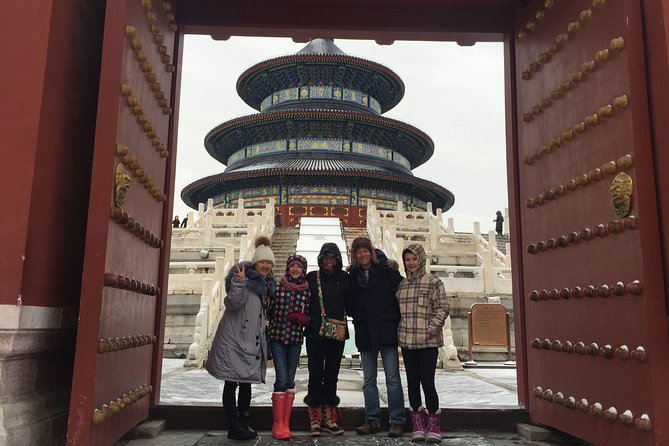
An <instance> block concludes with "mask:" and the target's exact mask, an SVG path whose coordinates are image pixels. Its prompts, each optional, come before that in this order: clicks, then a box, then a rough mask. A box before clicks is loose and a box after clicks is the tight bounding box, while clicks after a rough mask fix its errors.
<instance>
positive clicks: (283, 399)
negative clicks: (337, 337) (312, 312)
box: [268, 254, 311, 440]
mask: <svg viewBox="0 0 669 446" xmlns="http://www.w3.org/2000/svg"><path fill="white" fill-rule="evenodd" d="M306 271H307V259H305V258H304V257H302V256H301V255H297V254H294V255H291V256H290V257H288V261H287V262H286V272H285V273H284V274H283V275H282V276H281V280H280V282H279V288H278V292H277V293H276V294H275V295H274V298H273V299H272V300H270V304H269V311H268V319H269V346H270V350H271V352H272V357H273V359H274V370H275V372H276V381H274V392H273V393H272V414H273V415H274V423H273V425H272V436H273V437H274V438H276V439H278V440H290V439H291V438H293V435H292V433H291V432H290V427H289V424H290V414H291V412H292V411H293V401H294V400H295V371H296V370H297V363H298V361H299V359H300V351H301V350H302V340H303V337H304V326H305V325H307V323H308V322H309V316H308V315H309V300H310V298H311V292H310V290H309V284H308V283H307V281H306V280H305V274H306Z"/></svg>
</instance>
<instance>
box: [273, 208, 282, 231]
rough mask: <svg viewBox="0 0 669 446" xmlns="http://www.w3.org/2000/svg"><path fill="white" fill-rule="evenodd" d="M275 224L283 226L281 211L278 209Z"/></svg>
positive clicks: (278, 226)
mask: <svg viewBox="0 0 669 446" xmlns="http://www.w3.org/2000/svg"><path fill="white" fill-rule="evenodd" d="M274 226H276V227H277V228H280V227H281V211H276V214H275V215H274Z"/></svg>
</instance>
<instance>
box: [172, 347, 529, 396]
mask: <svg viewBox="0 0 669 446" xmlns="http://www.w3.org/2000/svg"><path fill="white" fill-rule="evenodd" d="M181 364H183V360H182V359H165V360H163V381H162V384H161V390H160V403H161V404H168V405H198V406H212V405H213V406H219V405H221V394H222V392H223V382H222V381H219V380H217V379H216V378H213V377H212V376H210V375H209V374H208V373H207V371H206V370H204V369H184V368H183V367H181ZM401 377H402V384H403V387H404V391H405V401H406V403H407V404H408V401H409V399H408V396H407V395H406V377H405V376H404V372H403V371H402V373H401ZM307 381H308V371H307V370H306V368H300V369H298V370H297V374H296V378H295V384H296V390H297V395H296V398H295V405H296V406H304V403H303V402H302V398H303V397H304V395H305V394H306V390H307ZM266 382H267V384H262V385H253V390H252V395H253V396H252V399H251V405H252V406H271V405H272V400H271V398H272V383H274V369H273V368H271V367H270V368H268V369H267V377H266ZM377 382H378V386H379V397H380V399H381V407H387V406H388V404H387V400H388V398H387V392H386V386H385V376H384V375H383V371H379V375H378V379H377ZM435 384H436V387H437V391H438V392H439V403H440V405H441V407H447V408H462V407H474V406H476V407H481V406H497V407H518V396H517V391H516V370H515V369H514V368H500V369H495V368H476V369H465V370H464V371H461V372H446V371H444V370H442V369H439V370H437V374H436V379H435ZM338 389H339V392H338V393H339V396H340V398H341V406H342V407H363V406H364V401H363V397H362V370H360V369H341V370H340V373H339V383H338Z"/></svg>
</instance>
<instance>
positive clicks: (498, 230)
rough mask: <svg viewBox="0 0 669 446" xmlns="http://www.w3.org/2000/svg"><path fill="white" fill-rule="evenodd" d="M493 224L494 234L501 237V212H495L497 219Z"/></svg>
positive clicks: (502, 219) (502, 222)
mask: <svg viewBox="0 0 669 446" xmlns="http://www.w3.org/2000/svg"><path fill="white" fill-rule="evenodd" d="M493 221H494V222H495V232H497V234H498V235H502V226H503V225H504V217H502V211H497V218H495V219H494V220H493Z"/></svg>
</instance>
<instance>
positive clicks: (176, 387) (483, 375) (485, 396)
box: [117, 359, 580, 446]
mask: <svg viewBox="0 0 669 446" xmlns="http://www.w3.org/2000/svg"><path fill="white" fill-rule="evenodd" d="M182 364H183V360H181V359H165V360H164V361H163V381H162V384H161V387H162V388H161V399H160V402H161V404H168V405H216V406H218V405H221V393H222V391H223V383H222V382H221V381H218V380H217V379H215V378H213V377H211V376H210V375H209V374H208V373H207V372H206V371H205V370H203V369H184V368H182V367H181V365H182ZM307 378H308V373H307V370H306V369H304V368H301V369H298V371H297V376H296V384H297V393H298V395H297V398H296V399H295V405H296V406H303V405H304V403H303V402H302V396H303V395H304V394H305V392H306V385H307ZM402 380H403V384H404V388H405V392H406V382H405V376H404V373H402ZM266 381H267V384H263V385H254V386H253V398H252V401H251V404H252V405H258V406H270V405H271V392H272V385H271V384H272V383H273V382H274V370H273V369H272V368H269V369H268V370H267V379H266ZM378 384H379V394H380V398H381V406H382V407H387V392H386V389H385V377H384V375H383V371H379V376H378ZM436 385H437V390H438V391H439V400H440V405H441V407H444V408H462V407H473V406H476V407H485V406H489V407H491V408H492V407H507V408H508V407H518V399H517V393H516V371H515V369H513V368H475V369H466V370H464V371H461V372H446V371H443V370H438V371H437V375H436ZM339 394H340V397H341V405H342V406H344V407H363V406H364V403H363V399H362V370H359V369H344V368H342V369H341V372H340V375H339ZM405 397H406V396H405ZM407 404H408V398H407ZM294 434H295V438H294V439H293V440H292V442H290V443H287V442H285V441H279V440H275V439H273V438H272V436H271V434H270V433H269V432H261V433H260V436H259V437H258V438H257V439H255V440H249V441H246V442H241V441H236V440H228V438H227V437H226V435H227V432H225V431H183V430H172V431H165V432H163V433H162V434H160V435H159V436H158V437H156V438H154V439H142V440H122V441H120V442H118V443H117V446H219V445H220V446H225V445H242V444H247V445H253V446H267V445H286V444H292V445H318V446H340V445H342V446H343V445H350V446H356V445H360V446H363V445H364V446H367V445H377V446H384V445H387V446H390V445H410V444H413V443H411V440H410V438H411V437H410V434H408V433H405V435H404V436H403V437H402V438H399V439H392V438H388V437H387V436H385V434H378V435H376V436H360V435H356V434H355V433H354V432H347V433H346V434H345V435H343V436H339V437H333V436H330V435H324V436H322V437H320V438H318V439H313V438H311V437H310V436H309V435H308V433H307V432H294ZM442 436H443V439H442V442H441V445H443V446H549V445H557V444H560V445H563V446H576V445H579V444H580V443H578V442H575V441H571V442H570V441H569V440H566V441H565V440H563V441H562V442H560V443H556V442H545V441H534V442H532V441H528V440H525V439H523V438H521V437H520V436H519V435H518V434H515V433H509V432H465V431H458V432H443V434H442ZM418 444H420V443H418ZM422 444H423V445H426V446H427V445H428V444H429V443H422Z"/></svg>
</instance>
